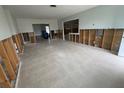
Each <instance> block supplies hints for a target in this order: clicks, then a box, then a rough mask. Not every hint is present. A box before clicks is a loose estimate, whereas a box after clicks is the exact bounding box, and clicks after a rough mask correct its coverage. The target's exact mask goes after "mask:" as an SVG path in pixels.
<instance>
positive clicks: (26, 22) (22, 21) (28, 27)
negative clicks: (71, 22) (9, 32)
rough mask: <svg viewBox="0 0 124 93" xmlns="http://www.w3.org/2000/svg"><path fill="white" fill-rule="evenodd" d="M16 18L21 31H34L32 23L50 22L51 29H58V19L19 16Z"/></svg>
mask: <svg viewBox="0 0 124 93" xmlns="http://www.w3.org/2000/svg"><path fill="white" fill-rule="evenodd" d="M16 20H17V25H18V28H19V31H20V32H33V27H32V24H49V25H50V30H58V22H57V19H28V18H17V19H16Z"/></svg>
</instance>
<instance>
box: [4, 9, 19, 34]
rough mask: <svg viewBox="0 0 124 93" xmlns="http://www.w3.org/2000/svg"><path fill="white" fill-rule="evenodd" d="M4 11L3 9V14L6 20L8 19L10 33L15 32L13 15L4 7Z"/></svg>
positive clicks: (15, 26) (15, 25)
mask: <svg viewBox="0 0 124 93" xmlns="http://www.w3.org/2000/svg"><path fill="white" fill-rule="evenodd" d="M4 11H5V15H6V17H7V21H8V24H9V27H10V30H11V33H12V35H15V34H17V24H16V20H15V18H14V16H13V15H12V14H11V12H10V11H9V10H8V9H7V8H4Z"/></svg>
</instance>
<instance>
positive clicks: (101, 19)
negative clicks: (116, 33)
mask: <svg viewBox="0 0 124 93" xmlns="http://www.w3.org/2000/svg"><path fill="white" fill-rule="evenodd" d="M121 8H122V6H121V7H119V6H97V7H95V8H92V9H89V10H86V11H84V12H81V13H78V14H75V15H73V16H70V17H67V18H64V19H62V20H61V23H62V22H65V21H69V20H72V19H79V28H80V29H90V28H91V29H92V28H114V27H116V26H118V25H117V24H118V23H120V24H121V22H122V18H120V21H121V22H120V21H119V20H118V16H119V17H120V16H122V15H121V14H122V13H121V12H122V11H120V9H121ZM123 9H124V6H123V8H122V9H121V10H123ZM118 13H119V14H118ZM123 15H124V13H123ZM122 17H124V16H122ZM115 22H116V23H117V22H118V23H117V24H116V23H115ZM115 24H116V25H115ZM59 27H60V26H59ZM123 27H124V26H123Z"/></svg>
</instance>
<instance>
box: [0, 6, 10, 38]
mask: <svg viewBox="0 0 124 93" xmlns="http://www.w3.org/2000/svg"><path fill="white" fill-rule="evenodd" d="M10 36H11V32H10V27H9V24H8V21H7V18H6V15H5V12H4V10H3V7H2V6H0V40H3V39H6V38H8V37H10Z"/></svg>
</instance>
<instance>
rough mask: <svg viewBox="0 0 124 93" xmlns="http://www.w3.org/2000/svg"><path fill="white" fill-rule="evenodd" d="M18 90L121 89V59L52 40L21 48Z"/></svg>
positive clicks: (123, 66) (123, 80)
mask: <svg viewBox="0 0 124 93" xmlns="http://www.w3.org/2000/svg"><path fill="white" fill-rule="evenodd" d="M21 61H22V67H21V71H20V77H19V83H18V87H20V88H21V87H23V88H25V87H41V88H42V87H52V88H53V87H56V88H62V87H64V88H68V87H106V88H107V87H124V78H123V77H124V58H122V57H118V56H116V55H113V54H112V53H110V52H109V51H107V50H104V49H100V48H96V47H91V46H87V45H83V44H77V43H73V42H69V41H62V40H53V41H51V43H50V44H49V43H48V42H47V41H43V42H42V43H37V44H28V45H26V46H25V51H24V54H23V55H22V56H21Z"/></svg>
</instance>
